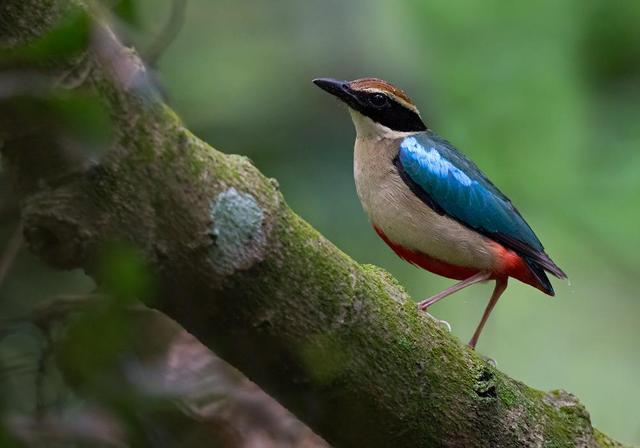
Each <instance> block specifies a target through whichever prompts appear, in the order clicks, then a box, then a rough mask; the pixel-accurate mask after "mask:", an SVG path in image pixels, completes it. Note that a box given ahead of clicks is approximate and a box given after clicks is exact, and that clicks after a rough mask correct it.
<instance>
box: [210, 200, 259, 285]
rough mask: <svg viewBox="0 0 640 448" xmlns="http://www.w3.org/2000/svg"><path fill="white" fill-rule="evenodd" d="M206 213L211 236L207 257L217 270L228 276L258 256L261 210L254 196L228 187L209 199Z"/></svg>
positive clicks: (251, 264) (256, 259)
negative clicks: (207, 212)
mask: <svg viewBox="0 0 640 448" xmlns="http://www.w3.org/2000/svg"><path fill="white" fill-rule="evenodd" d="M209 215H210V217H211V221H212V224H211V229H210V234H211V237H212V239H213V244H212V246H211V249H210V250H209V257H210V259H211V261H212V263H213V266H214V269H215V270H216V272H217V273H219V274H222V275H230V274H233V273H234V272H235V271H238V270H244V269H249V268H250V267H251V266H253V265H254V264H255V263H256V262H258V261H260V260H261V259H262V257H263V254H264V250H265V246H266V237H265V234H264V230H263V221H264V211H263V210H262V208H261V207H260V205H259V204H258V202H257V201H256V199H255V197H253V196H252V195H250V194H247V193H240V192H238V191H237V190H236V189H235V188H230V189H228V190H226V191H224V192H222V193H220V194H219V195H218V196H216V198H215V199H214V200H213V201H212V203H211V207H210V212H209Z"/></svg>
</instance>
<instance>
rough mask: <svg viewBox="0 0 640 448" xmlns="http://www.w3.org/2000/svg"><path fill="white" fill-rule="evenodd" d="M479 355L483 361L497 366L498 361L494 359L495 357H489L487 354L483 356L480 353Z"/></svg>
mask: <svg viewBox="0 0 640 448" xmlns="http://www.w3.org/2000/svg"><path fill="white" fill-rule="evenodd" d="M480 357H481V358H482V359H484V360H485V361H487V362H488V363H489V364H491V366H493V367H498V361H496V360H495V359H493V358H490V357H488V356H484V355H480Z"/></svg>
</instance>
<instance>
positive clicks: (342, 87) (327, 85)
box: [313, 78, 357, 105]
mask: <svg viewBox="0 0 640 448" xmlns="http://www.w3.org/2000/svg"><path fill="white" fill-rule="evenodd" d="M313 83H314V84H315V85H317V86H318V87H320V88H321V89H322V90H324V91H325V92H328V93H330V94H331V95H333V96H335V97H336V98H338V99H340V100H342V101H344V102H345V103H347V104H348V105H353V104H354V103H355V102H357V98H356V96H355V95H354V92H353V90H351V88H350V87H349V82H348V81H339V80H337V79H332V78H316V79H314V80H313Z"/></svg>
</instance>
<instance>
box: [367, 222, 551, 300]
mask: <svg viewBox="0 0 640 448" xmlns="http://www.w3.org/2000/svg"><path fill="white" fill-rule="evenodd" d="M373 228H374V229H375V231H376V233H377V234H378V235H379V236H380V238H382V240H383V241H384V242H385V243H387V245H388V246H389V247H390V248H391V249H392V250H393V251H394V252H395V253H396V254H397V255H398V256H399V257H400V258H402V259H403V260H406V261H408V262H409V263H411V264H413V265H416V266H419V267H421V268H423V269H426V270H427V271H429V272H433V273H434V274H438V275H441V276H443V277H447V278H452V279H455V280H465V279H467V278H469V277H471V276H473V275H475V274H477V273H478V272H479V271H480V270H479V269H476V268H471V267H467V266H457V265H454V264H450V263H447V262H446V261H442V260H438V259H437V258H433V257H431V256H429V255H427V254H424V253H422V252H417V251H413V250H411V249H407V248H406V247H404V246H401V245H400V244H397V243H394V242H393V241H391V240H390V239H389V238H388V237H387V235H385V234H384V232H383V231H382V230H380V229H379V228H378V227H376V226H375V225H374V226H373ZM493 251H494V255H495V257H496V259H497V260H498V265H497V266H496V267H495V268H494V270H493V276H492V278H499V277H513V278H516V279H518V280H520V281H521V282H523V283H527V284H529V285H531V286H533V287H535V288H538V289H540V290H541V291H543V292H544V289H543V287H542V286H541V285H540V283H539V282H538V280H537V279H536V278H535V277H534V275H533V274H532V272H531V270H530V269H529V267H528V266H527V264H526V263H525V262H524V260H523V259H522V258H521V257H520V256H519V255H518V254H516V253H515V252H513V251H511V250H509V249H507V248H506V247H504V246H502V245H501V244H499V243H496V242H493Z"/></svg>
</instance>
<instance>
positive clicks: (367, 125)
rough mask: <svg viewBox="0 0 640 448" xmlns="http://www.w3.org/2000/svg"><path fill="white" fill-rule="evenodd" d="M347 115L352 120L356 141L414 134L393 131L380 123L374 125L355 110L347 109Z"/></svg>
mask: <svg viewBox="0 0 640 448" xmlns="http://www.w3.org/2000/svg"><path fill="white" fill-rule="evenodd" d="M349 113H351V119H352V120H353V124H354V126H355V128H356V138H357V139H367V140H370V139H372V140H382V139H396V138H403V137H407V136H409V135H412V134H415V132H401V131H394V130H393V129H391V128H388V127H386V126H383V125H381V124H380V123H376V122H375V121H373V120H372V119H371V118H369V117H367V116H366V115H362V114H361V113H360V112H358V111H357V110H353V109H351V108H349Z"/></svg>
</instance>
